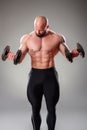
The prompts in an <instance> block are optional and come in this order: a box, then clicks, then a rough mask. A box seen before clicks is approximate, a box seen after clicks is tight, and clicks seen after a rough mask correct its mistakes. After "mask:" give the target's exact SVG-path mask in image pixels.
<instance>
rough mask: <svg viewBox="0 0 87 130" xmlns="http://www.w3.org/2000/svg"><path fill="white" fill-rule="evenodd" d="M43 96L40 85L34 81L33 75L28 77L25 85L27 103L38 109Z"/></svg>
mask: <svg viewBox="0 0 87 130" xmlns="http://www.w3.org/2000/svg"><path fill="white" fill-rule="evenodd" d="M42 96H43V89H42V85H41V84H39V81H38V82H37V80H36V79H35V75H33V74H32V75H30V78H29V82H28V85H27V97H28V100H29V102H30V103H31V105H32V106H34V107H40V106H41V101H42Z"/></svg>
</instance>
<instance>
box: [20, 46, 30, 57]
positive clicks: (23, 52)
mask: <svg viewBox="0 0 87 130" xmlns="http://www.w3.org/2000/svg"><path fill="white" fill-rule="evenodd" d="M19 50H21V51H22V54H23V55H25V54H26V53H27V51H28V49H27V47H26V46H25V45H23V44H21V45H20V47H19Z"/></svg>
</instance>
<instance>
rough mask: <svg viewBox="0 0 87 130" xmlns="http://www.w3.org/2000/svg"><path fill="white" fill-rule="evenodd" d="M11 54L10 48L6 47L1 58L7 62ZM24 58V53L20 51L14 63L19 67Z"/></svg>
mask: <svg viewBox="0 0 87 130" xmlns="http://www.w3.org/2000/svg"><path fill="white" fill-rule="evenodd" d="M9 52H10V46H8V45H7V46H6V47H5V48H4V50H3V53H2V55H1V58H2V60H3V61H5V60H6V59H7V58H8V53H9ZM21 56H22V51H21V50H18V51H17V52H16V54H15V55H14V59H13V63H14V64H15V65H17V64H18V63H19V62H20V58H21Z"/></svg>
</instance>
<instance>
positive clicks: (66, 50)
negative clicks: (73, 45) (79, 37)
mask: <svg viewBox="0 0 87 130" xmlns="http://www.w3.org/2000/svg"><path fill="white" fill-rule="evenodd" d="M77 51H78V52H79V54H80V55H81V56H82V58H84V57H85V51H84V49H83V47H82V45H81V44H80V43H77ZM65 55H66V58H67V59H68V60H69V61H70V62H73V57H72V53H70V51H69V50H68V49H67V48H65Z"/></svg>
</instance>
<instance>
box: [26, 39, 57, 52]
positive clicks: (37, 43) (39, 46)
mask: <svg viewBox="0 0 87 130" xmlns="http://www.w3.org/2000/svg"><path fill="white" fill-rule="evenodd" d="M58 45H59V41H58V40H56V39H54V38H51V37H48V38H37V37H36V38H33V39H30V40H29V42H28V44H27V46H28V48H29V50H33V51H41V50H44V51H51V50H52V49H53V50H54V49H56V48H58Z"/></svg>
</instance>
